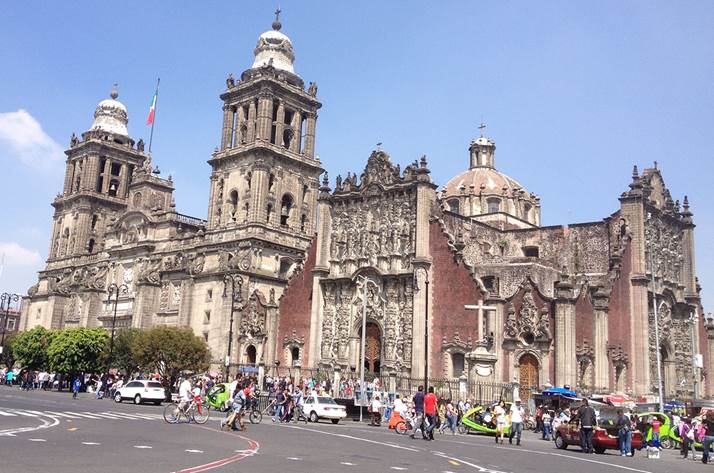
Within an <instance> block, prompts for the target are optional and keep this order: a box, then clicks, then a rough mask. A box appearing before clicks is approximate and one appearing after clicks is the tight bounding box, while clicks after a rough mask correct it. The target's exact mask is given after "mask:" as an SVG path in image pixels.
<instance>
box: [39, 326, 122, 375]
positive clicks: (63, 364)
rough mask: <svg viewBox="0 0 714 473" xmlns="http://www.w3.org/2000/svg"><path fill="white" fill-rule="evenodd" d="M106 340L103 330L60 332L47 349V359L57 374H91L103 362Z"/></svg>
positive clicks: (81, 329) (73, 329) (107, 336)
mask: <svg viewBox="0 0 714 473" xmlns="http://www.w3.org/2000/svg"><path fill="white" fill-rule="evenodd" d="M107 340H109V335H108V334H107V331H106V330H104V329H103V328H85V327H79V328H67V329H64V330H60V331H59V332H57V335H55V336H54V338H53V339H52V343H50V346H49V347H48V349H47V359H48V361H49V364H50V366H51V367H52V369H54V370H55V371H57V372H59V373H79V372H81V373H93V372H95V371H97V369H98V368H100V367H101V366H102V364H103V362H104V354H105V353H106V349H107Z"/></svg>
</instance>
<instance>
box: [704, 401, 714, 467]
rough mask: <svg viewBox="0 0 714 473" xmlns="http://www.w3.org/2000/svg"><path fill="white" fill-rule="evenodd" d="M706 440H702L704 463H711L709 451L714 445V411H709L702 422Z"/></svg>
mask: <svg viewBox="0 0 714 473" xmlns="http://www.w3.org/2000/svg"><path fill="white" fill-rule="evenodd" d="M702 427H703V430H704V438H703V439H702V452H703V453H702V463H709V449H710V447H711V445H712V443H714V411H709V412H707V413H706V415H705V416H704V419H703V420H702Z"/></svg>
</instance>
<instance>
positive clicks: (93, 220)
mask: <svg viewBox="0 0 714 473" xmlns="http://www.w3.org/2000/svg"><path fill="white" fill-rule="evenodd" d="M98 219H99V217H98V216H97V215H96V214H95V215H92V228H91V230H92V231H94V229H95V228H97V220H98Z"/></svg>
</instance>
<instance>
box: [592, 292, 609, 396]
mask: <svg viewBox="0 0 714 473" xmlns="http://www.w3.org/2000/svg"><path fill="white" fill-rule="evenodd" d="M608 303H609V296H608V294H607V293H605V292H603V291H602V289H598V291H597V292H595V294H593V311H594V316H595V327H594V329H595V330H594V338H595V340H594V345H595V346H594V347H593V348H594V350H595V391H598V392H602V393H605V392H608V391H609V388H610V362H609V359H608V357H607V334H608V321H607V319H608V314H607V312H608Z"/></svg>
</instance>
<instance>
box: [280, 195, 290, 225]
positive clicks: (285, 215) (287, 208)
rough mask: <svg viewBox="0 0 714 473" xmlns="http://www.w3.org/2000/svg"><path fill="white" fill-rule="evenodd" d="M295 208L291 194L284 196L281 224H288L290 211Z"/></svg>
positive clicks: (281, 207)
mask: <svg viewBox="0 0 714 473" xmlns="http://www.w3.org/2000/svg"><path fill="white" fill-rule="evenodd" d="M292 208H293V198H292V197H290V195H289V194H285V195H284V196H283V200H282V202H281V206H280V225H282V226H283V227H287V226H288V221H289V220H290V211H291V210H292Z"/></svg>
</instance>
